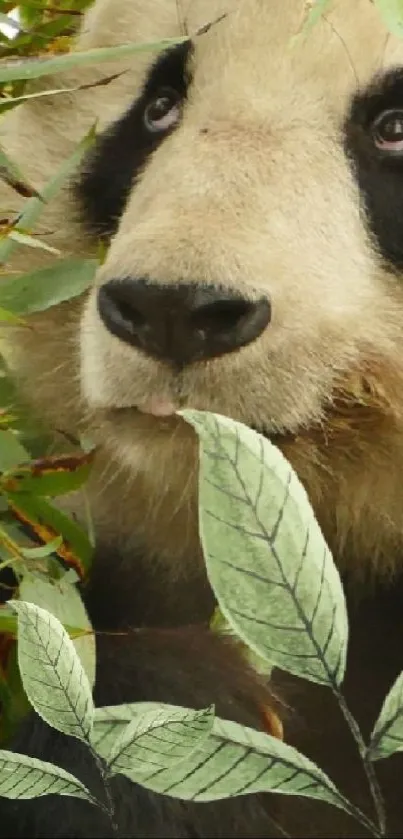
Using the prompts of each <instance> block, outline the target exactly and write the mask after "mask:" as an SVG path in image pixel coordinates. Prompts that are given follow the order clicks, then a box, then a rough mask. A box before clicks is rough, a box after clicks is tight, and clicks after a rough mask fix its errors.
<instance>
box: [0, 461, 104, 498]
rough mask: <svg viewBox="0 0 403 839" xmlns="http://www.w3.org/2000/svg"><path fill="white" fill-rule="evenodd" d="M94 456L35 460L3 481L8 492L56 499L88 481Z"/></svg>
mask: <svg viewBox="0 0 403 839" xmlns="http://www.w3.org/2000/svg"><path fill="white" fill-rule="evenodd" d="M92 461H93V455H91V454H90V455H85V454H83V453H80V454H77V455H59V456H57V457H46V458H40V459H38V460H32V461H31V463H30V464H28V465H27V466H25V467H23V468H21V469H17V470H15V471H14V472H13V473H12V474H11V475H8V476H7V477H6V478H4V480H3V488H4V490H5V491H6V492H7V490H10V491H12V492H29V493H31V494H32V495H43V496H51V497H55V496H58V495H66V494H67V493H69V492H75V491H76V490H78V489H80V487H82V485H83V484H84V483H85V482H86V480H87V478H88V476H89V473H90V470H91V465H92Z"/></svg>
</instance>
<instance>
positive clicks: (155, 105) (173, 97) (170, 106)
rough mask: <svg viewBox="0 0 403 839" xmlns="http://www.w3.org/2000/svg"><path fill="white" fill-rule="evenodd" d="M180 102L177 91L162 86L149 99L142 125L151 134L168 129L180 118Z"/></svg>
mask: <svg viewBox="0 0 403 839" xmlns="http://www.w3.org/2000/svg"><path fill="white" fill-rule="evenodd" d="M181 113H182V104H181V99H180V96H179V93H177V91H175V90H173V88H163V89H161V90H160V91H158V94H157V95H156V96H155V97H154V98H153V99H151V100H150V101H149V102H148V104H147V105H146V107H145V110H144V125H145V127H146V129H147V131H150V132H151V133H152V134H158V133H161V132H166V131H169V130H170V129H171V128H174V127H175V125H177V123H178V122H179V120H180V117H181Z"/></svg>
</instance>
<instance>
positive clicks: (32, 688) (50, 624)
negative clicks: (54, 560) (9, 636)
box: [10, 601, 94, 741]
mask: <svg viewBox="0 0 403 839" xmlns="http://www.w3.org/2000/svg"><path fill="white" fill-rule="evenodd" d="M10 606H11V607H12V608H13V609H14V610H15V611H16V612H17V615H18V664H19V668H20V673H21V678H22V683H23V685H24V690H25V692H26V694H27V696H28V699H29V701H30V702H31V705H32V706H33V707H34V708H35V710H36V711H37V713H38V714H39V715H40V716H41V717H42V718H43V719H44V720H45V722H47V723H48V724H49V725H51V726H52V727H53V728H56V729H57V730H58V731H62V732H63V733H64V734H69V735H70V736H72V737H77V738H78V739H79V740H85V741H86V740H88V738H89V735H90V732H91V728H92V721H93V715H94V706H93V702H92V695H91V687H90V684H89V682H88V679H87V677H86V675H85V671H84V668H83V666H82V664H81V661H80V658H79V656H78V654H77V652H76V650H75V647H74V644H73V642H72V641H71V639H70V638H69V636H68V634H67V632H66V631H65V630H64V628H63V627H62V625H61V623H60V621H58V620H57V618H55V617H54V616H53V615H51V614H50V612H48V611H46V610H45V609H41V608H40V607H39V606H36V605H35V604H34V603H26V602H23V601H13V603H12V604H10Z"/></svg>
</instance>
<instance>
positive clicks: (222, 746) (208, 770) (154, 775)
mask: <svg viewBox="0 0 403 839" xmlns="http://www.w3.org/2000/svg"><path fill="white" fill-rule="evenodd" d="M158 709H160V710H162V709H166V712H167V713H168V714H169V713H172V712H177V711H178V708H176V707H175V706H173V705H157V704H156V703H137V704H133V705H124V706H119V707H116V708H114V707H106V708H99V709H97V711H96V712H95V721H94V728H93V731H92V735H91V741H92V743H93V745H94V747H95V748H96V749H97V751H98V752H99V754H100V755H101V756H102V757H103V758H104V759H105V760H107V759H108V753H109V748H110V745H111V743H112V742H113V738H116V737H117V736H119V732H120V731H122V727H123V726H124V727H125V726H126V725H127V723H128V721H129V720H130V717H132V719H133V715H135V716H136V717H138V718H139V719H140V720H141V716H142V715H143V714H145V713H146V714H147V713H148V712H150V711H153V710H155V711H157V710H158ZM183 710H184V709H183ZM123 772H124V774H125V775H127V776H128V777H129V778H131V780H133V781H135V782H137V783H139V784H141V785H142V786H144V787H147V789H151V790H154V791H155V792H158V793H163V794H164V795H170V796H172V797H174V798H180V799H183V800H192V801H214V800H217V799H222V798H231V797H233V796H235V795H246V794H249V793H256V792H271V791H275V792H277V793H282V794H284V795H301V796H304V797H308V798H317V799H319V800H321V801H327V802H328V803H330V804H333V805H334V806H336V807H339V808H341V809H345V810H346V811H347V812H351V807H350V805H349V802H348V801H346V799H345V798H344V797H343V796H342V795H341V794H340V793H339V791H338V790H337V789H336V787H335V786H334V784H333V783H332V781H330V779H329V778H327V776H326V775H325V774H324V773H323V772H322V771H321V770H320V769H319V768H318V767H317V766H315V764H314V763H312V761H310V760H308V758H306V757H304V755H301V754H300V753H299V752H297V750H296V749H294V748H292V747H291V746H287V745H286V744H285V743H283V742H282V741H281V740H277V739H276V738H274V737H270V735H268V734H263V733H261V732H258V731H254V730H253V729H251V728H247V727H245V726H242V725H239V724H238V723H234V722H230V721H228V720H221V719H217V718H215V720H214V723H213V730H212V732H211V734H210V735H209V736H208V738H207V739H205V740H204V741H203V742H202V744H201V745H200V747H199V748H197V749H196V751H194V752H193V754H191V755H190V756H189V757H186V758H183V759H182V760H181V762H180V763H179V764H177V765H176V766H172V765H171V766H170V767H169V768H167V769H165V768H163V767H162V766H161V767H158V768H155V767H154V768H153V769H152V770H151V771H148V770H147V771H143V769H142V768H141V767H140V769H137V768H135V767H133V768H132V769H131V768H130V767H128V768H127V769H124V770H123Z"/></svg>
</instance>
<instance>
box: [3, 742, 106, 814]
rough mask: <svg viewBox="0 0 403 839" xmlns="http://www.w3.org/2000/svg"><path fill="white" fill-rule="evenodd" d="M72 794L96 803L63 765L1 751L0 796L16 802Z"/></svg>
mask: <svg viewBox="0 0 403 839" xmlns="http://www.w3.org/2000/svg"><path fill="white" fill-rule="evenodd" d="M55 793H57V795H72V796H74V797H75V798H85V799H87V800H88V801H91V802H92V803H93V804H96V802H95V801H94V799H93V797H92V795H91V793H90V792H89V791H88V790H87V789H86V787H85V786H83V784H82V783H81V782H80V781H79V780H78V779H77V778H75V777H74V775H70V773H69V772H65V770H64V769H61V768H60V767H59V766H54V765H53V764H52V763H47V762H45V761H44V760H37V759H36V758H35V757H28V756H27V755H20V754H17V753H16V752H8V751H4V750H1V751H0V796H1V797H3V798H12V799H28V798H38V797H39V796H41V795H50V794H52V795H54V794H55Z"/></svg>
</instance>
